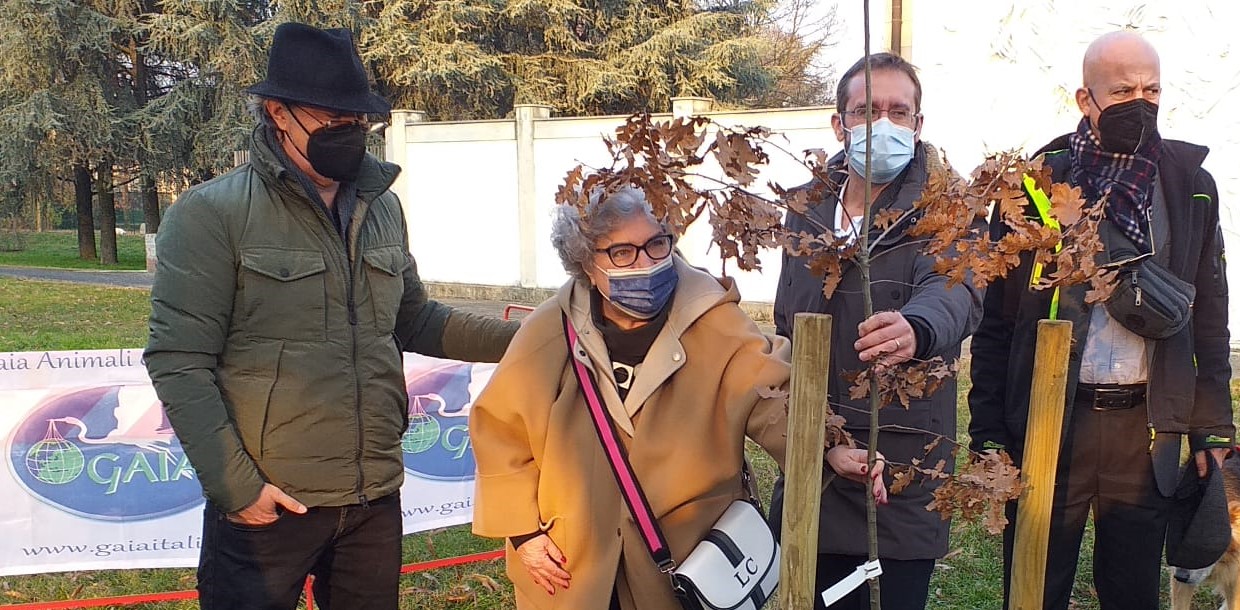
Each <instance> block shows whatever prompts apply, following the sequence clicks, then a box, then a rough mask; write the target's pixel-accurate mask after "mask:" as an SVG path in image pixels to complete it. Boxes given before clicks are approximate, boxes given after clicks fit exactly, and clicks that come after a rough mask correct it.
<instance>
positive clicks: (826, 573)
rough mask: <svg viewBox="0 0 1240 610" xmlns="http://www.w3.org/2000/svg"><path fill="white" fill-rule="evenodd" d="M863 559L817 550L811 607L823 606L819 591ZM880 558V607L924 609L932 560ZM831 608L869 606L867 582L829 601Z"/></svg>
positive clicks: (866, 609)
mask: <svg viewBox="0 0 1240 610" xmlns="http://www.w3.org/2000/svg"><path fill="white" fill-rule="evenodd" d="M880 510H881V509H880ZM866 561H867V559H866V558H865V557H863V556H861V555H832V554H828V553H820V554H819V555H818V575H817V577H816V578H815V581H816V582H815V584H814V586H815V591H814V607H815V608H817V609H818V610H825V608H826V606H823V604H822V592H823V591H826V590H827V587H830V586H831V585H834V584H835V583H837V582H839V581H841V580H843V579H844V578H845V577H846V576H848V575H849V574H852V573H853V571H854V570H856V569H857V566H859V565H861V564H863V563H865V562H866ZM880 561H881V562H882V564H883V574H882V576H879V577H878V584H879V588H880V589H881V592H880V597H882V606H883V610H923V609H924V608H925V607H926V596H927V595H928V594H929V591H930V576H931V575H932V574H933V573H934V560H933V559H912V560H904V561H900V560H895V559H881V558H880ZM831 610H870V583H869V582H865V583H862V584H861V586H860V587H857V588H856V589H854V590H853V592H852V593H849V594H848V595H846V596H844V598H843V599H841V600H839V601H837V602H835V603H834V604H831Z"/></svg>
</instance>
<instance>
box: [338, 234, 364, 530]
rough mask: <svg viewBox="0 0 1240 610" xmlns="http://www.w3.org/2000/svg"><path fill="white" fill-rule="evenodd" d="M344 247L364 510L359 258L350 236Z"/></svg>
mask: <svg viewBox="0 0 1240 610" xmlns="http://www.w3.org/2000/svg"><path fill="white" fill-rule="evenodd" d="M357 212H358V210H354V216H353V220H352V222H351V223H350V226H351V227H352V226H353V225H354V224H356V223H360V222H361V218H359V217H358V214H357ZM350 232H351V231H350ZM344 247H345V258H347V259H348V261H349V286H348V306H349V331H350V332H351V333H352V335H353V336H352V338H353V342H352V347H353V354H352V356H353V360H352V361H351V363H352V367H351V368H352V371H353V420H354V424H355V425H356V426H357V487H356V488H355V489H354V492H355V493H356V494H357V503H358V504H361V505H362V508H369V507H370V501H369V499H368V498H367V497H366V491H365V490H366V472H365V471H364V470H363V469H362V452H363V451H365V447H366V434H365V432H364V428H363V427H362V382H361V379H360V378H359V376H358V372H357V324H358V321H357V300H356V290H355V285H356V278H357V274H356V271H355V270H354V266H355V262H356V259H357V256H356V252H355V251H354V247H353V244H352V243H351V242H350V239H349V236H348V235H345V238H344Z"/></svg>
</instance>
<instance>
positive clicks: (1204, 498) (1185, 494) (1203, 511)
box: [1166, 456, 1231, 570]
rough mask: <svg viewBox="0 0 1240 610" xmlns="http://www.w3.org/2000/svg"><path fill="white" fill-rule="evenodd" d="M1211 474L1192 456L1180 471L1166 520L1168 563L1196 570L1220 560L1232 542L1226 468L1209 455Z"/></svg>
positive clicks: (1207, 457)
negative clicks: (1202, 472)
mask: <svg viewBox="0 0 1240 610" xmlns="http://www.w3.org/2000/svg"><path fill="white" fill-rule="evenodd" d="M1206 462H1207V469H1208V474H1207V475H1206V476H1205V477H1204V478H1201V477H1198V476H1197V464H1196V462H1195V461H1194V460H1191V459H1190V460H1189V461H1188V464H1186V465H1185V466H1184V471H1183V472H1181V473H1180V484H1179V485H1178V486H1177V487H1176V490H1175V495H1174V496H1173V499H1172V502H1173V503H1172V505H1171V514H1170V519H1169V520H1168V523H1167V548H1166V551H1167V565H1169V566H1175V567H1178V568H1188V569H1190V570H1197V569H1201V568H1205V567H1208V566H1210V565H1211V564H1213V563H1214V562H1216V561H1218V559H1219V557H1222V556H1223V552H1224V551H1226V550H1227V547H1228V545H1230V544H1231V518H1230V516H1229V514H1228V510H1227V492H1226V490H1225V489H1224V484H1223V472H1222V470H1220V469H1218V468H1217V467H1215V464H1214V458H1213V457H1210V456H1206Z"/></svg>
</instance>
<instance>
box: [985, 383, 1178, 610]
mask: <svg viewBox="0 0 1240 610" xmlns="http://www.w3.org/2000/svg"><path fill="white" fill-rule="evenodd" d="M1091 407H1092V405H1091V404H1089V403H1082V402H1080V401H1078V402H1077V403H1076V404H1075V405H1073V410H1072V416H1071V423H1070V425H1069V427H1068V438H1067V441H1066V442H1065V444H1064V449H1063V452H1062V453H1061V454H1060V457H1059V468H1058V470H1057V472H1056V475H1055V499H1054V505H1053V508H1052V513H1051V530H1050V544H1049V548H1048V549H1047V560H1046V588H1045V591H1044V601H1043V608H1045V609H1046V610H1065V609H1066V608H1067V607H1068V602H1069V599H1070V598H1071V595H1072V583H1073V581H1074V580H1075V578H1076V564H1077V558H1078V557H1079V555H1080V550H1081V538H1082V536H1083V535H1084V532H1085V521H1086V519H1087V518H1088V517H1089V514H1090V512H1091V511H1092V512H1093V515H1094V564H1093V569H1094V586H1095V589H1096V590H1097V592H1098V602H1099V605H1100V606H1101V608H1102V610H1121V609H1122V610H1158V588H1159V578H1160V570H1161V567H1160V566H1161V563H1162V550H1163V540H1164V538H1165V536H1166V531H1167V517H1168V508H1169V506H1170V504H1171V501H1170V500H1169V499H1168V498H1165V497H1163V496H1162V495H1161V494H1160V493H1159V492H1158V487H1157V484H1156V483H1155V481H1154V469H1153V463H1152V462H1151V461H1150V453H1149V449H1150V436H1149V428H1148V423H1147V422H1148V417H1147V414H1146V407H1145V405H1144V404H1140V405H1136V406H1134V407H1131V408H1128V409H1123V410H1118V411H1095V410H1093V409H1092V408H1091ZM1015 514H1016V513H1015V508H1014V506H1009V511H1008V518H1009V521H1010V523H1009V524H1008V527H1007V529H1006V530H1005V531H1004V533H1003V566H1004V569H1003V590H1004V597H1005V599H1004V605H1003V607H1004V608H1005V609H1006V608H1007V607H1008V606H1007V600H1006V597H1007V592H1008V590H1009V589H1010V584H1011V569H1012V568H1011V566H1012V543H1013V538H1014V534H1015V529H1016V527H1015V522H1016V520H1015Z"/></svg>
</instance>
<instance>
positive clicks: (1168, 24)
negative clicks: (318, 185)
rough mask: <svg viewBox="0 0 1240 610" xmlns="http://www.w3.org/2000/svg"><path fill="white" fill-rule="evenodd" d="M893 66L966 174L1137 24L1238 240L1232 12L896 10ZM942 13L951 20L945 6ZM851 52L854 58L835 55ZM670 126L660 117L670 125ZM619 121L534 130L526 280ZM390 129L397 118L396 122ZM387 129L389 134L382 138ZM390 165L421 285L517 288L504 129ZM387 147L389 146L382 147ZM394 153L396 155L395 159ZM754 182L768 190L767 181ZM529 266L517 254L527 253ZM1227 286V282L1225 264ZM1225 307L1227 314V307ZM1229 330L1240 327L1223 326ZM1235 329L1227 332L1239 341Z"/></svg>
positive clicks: (563, 122) (517, 241)
mask: <svg viewBox="0 0 1240 610" xmlns="http://www.w3.org/2000/svg"><path fill="white" fill-rule="evenodd" d="M903 4H904V11H905V15H904V17H905V26H906V27H905V29H904V41H903V45H904V49H905V53H906V55H907V56H908V57H909V58H910V59H911V60H912V61H913V63H915V64H916V65H917V66H918V67H919V69H920V71H921V79H922V84H923V88H924V99H923V112H924V114H925V117H926V122H925V127H924V131H923V137H924V138H925V139H926V140H927V141H929V142H932V143H934V144H936V145H938V146H940V147H942V148H944V149H945V150H946V153H947V155H948V158H949V160H950V161H951V162H952V164H953V165H955V166H956V167H957V169H959V170H960V171H962V172H968V171H969V170H971V169H972V168H973V167H974V166H975V165H976V164H977V163H979V162H980V161H981V160H982V159H983V158H984V157H985V155H986V154H988V153H991V152H997V151H1001V150H1006V149H1010V148H1025V149H1027V150H1028V151H1030V152H1031V151H1032V150H1034V149H1036V148H1038V147H1040V146H1041V145H1042V144H1044V143H1046V142H1048V141H1050V140H1051V139H1052V138H1054V137H1056V136H1058V135H1060V134H1063V133H1066V132H1068V131H1071V130H1072V129H1073V128H1074V127H1075V126H1076V123H1077V121H1078V120H1079V117H1080V113H1079V111H1078V110H1077V108H1076V106H1075V102H1074V100H1073V92H1074V91H1075V90H1076V88H1077V87H1078V86H1079V85H1080V81H1081V74H1080V71H1081V57H1082V54H1083V53H1084V50H1085V47H1086V46H1087V45H1088V44H1089V42H1090V41H1091V40H1093V39H1094V38H1095V37H1097V36H1098V35H1100V34H1102V33H1105V32H1108V31H1111V30H1114V29H1118V28H1121V27H1126V26H1129V27H1135V28H1137V29H1138V30H1140V31H1141V32H1143V33H1144V34H1145V35H1146V36H1148V38H1149V39H1150V41H1151V42H1153V44H1154V45H1155V46H1156V47H1158V49H1159V52H1160V53H1161V56H1162V77H1163V78H1162V82H1163V86H1164V91H1163V100H1162V106H1161V110H1160V119H1159V124H1160V127H1161V129H1162V132H1163V135H1164V136H1165V137H1168V138H1176V139H1183V140H1189V141H1193V142H1197V143H1200V144H1205V145H1207V146H1209V147H1210V148H1211V151H1212V152H1211V154H1210V156H1209V158H1208V159H1207V160H1206V168H1207V169H1209V170H1210V171H1211V173H1213V174H1214V177H1215V179H1216V180H1217V181H1218V184H1219V191H1220V200H1221V204H1222V216H1223V226H1224V233H1225V236H1226V239H1227V242H1228V244H1229V245H1230V246H1232V247H1237V244H1240V241H1238V240H1237V239H1238V238H1240V212H1237V211H1236V210H1237V205H1236V203H1237V202H1240V171H1238V170H1237V169H1236V167H1237V165H1238V162H1240V92H1238V90H1240V42H1237V38H1236V37H1235V36H1234V34H1233V29H1234V28H1235V26H1236V24H1237V23H1240V2H1234V0H1191V1H1184V0H1147V1H1137V0H1089V1H1081V0H951V2H945V1H943V0H904V2H903ZM948 6H950V10H946V8H947V7H948ZM888 7H889V2H887V1H879V0H875V1H874V2H873V3H872V10H873V11H874V15H873V18H874V19H875V20H876V23H875V24H874V27H873V28H872V31H873V33H874V35H875V41H874V48H875V50H881V49H883V48H886V46H887V43H886V40H885V39H886V37H887V36H888V35H889V34H888V32H889V26H888V25H887V24H886V23H884V20H889V16H887V15H886V11H889V8H888ZM839 17H840V19H841V20H843V21H844V23H845V24H847V25H848V26H849V27H848V30H849V31H850V32H852V34H849V38H848V39H846V40H842V41H841V48H840V49H839V50H837V51H836V52H834V53H833V55H834V56H836V57H838V58H840V59H839V64H840V65H838V66H837V69H836V72H837V74H838V73H840V72H843V71H844V70H845V69H847V67H848V66H849V65H851V63H852V62H853V61H855V60H856V59H857V58H859V57H860V56H861V48H862V47H861V42H860V35H859V32H860V31H861V27H860V22H861V15H860V9H859V8H858V7H857V6H854V5H853V3H842V4H841V8H840V14H839ZM848 48H855V49H856V51H855V52H853V53H847V52H846V49H848ZM830 113H831V109H829V108H828V109H822V108H820V109H801V110H791V111H756V112H740V113H714V114H711V116H712V117H713V118H715V119H716V120H718V121H720V122H722V123H725V124H741V125H751V126H752V125H765V126H768V127H771V128H773V129H775V130H776V131H780V132H783V133H784V134H785V135H786V136H787V138H788V140H789V143H788V148H789V149H790V150H793V151H800V150H802V149H805V148H813V147H821V148H825V149H826V150H827V151H828V153H834V152H836V151H838V150H839V147H840V145H839V144H838V143H837V142H836V141H835V137H834V135H833V134H832V133H831V131H830V122H829V121H830ZM668 116H670V115H668ZM622 120H623V117H592V118H551V119H544V120H536V121H535V122H534V129H533V138H534V141H533V150H534V151H535V154H534V157H535V158H534V159H533V160H532V161H531V162H532V163H533V176H534V188H533V195H532V197H533V198H534V201H533V205H534V206H535V210H534V226H533V228H531V229H527V231H532V233H533V235H527V236H525V237H524V241H525V243H527V244H532V247H533V248H534V249H535V251H534V252H533V258H532V261H533V263H532V266H533V269H532V270H529V271H528V274H527V275H526V277H527V278H528V279H527V281H526V283H527V284H530V285H534V286H540V287H555V286H558V285H559V284H561V283H562V282H563V280H564V279H565V278H566V275H565V274H564V272H563V270H562V269H561V268H560V265H559V261H558V260H557V259H556V257H555V254H554V251H553V250H552V249H551V247H550V244H549V240H548V235H549V219H550V211H551V208H552V206H553V205H554V194H555V191H556V189H557V187H558V186H559V184H560V182H561V181H562V180H563V177H564V174H565V172H567V171H568V170H569V169H570V168H571V167H572V166H573V165H574V164H576V163H577V162H586V163H588V164H591V165H599V164H602V163H604V162H605V161H606V160H607V159H606V154H605V153H606V151H605V149H604V148H603V145H602V141H601V139H600V136H601V135H603V134H609V133H611V132H612V130H613V129H614V128H615V126H616V125H618V124H620V122H621V121H622ZM397 124H400V121H398V122H397ZM396 129H397V128H395V127H394V128H393V129H392V130H389V138H390V139H393V138H392V136H393V135H394V134H392V133H391V132H392V131H393V130H396ZM403 135H404V137H403V142H401V140H402V138H401V137H400V136H399V135H398V136H396V138H394V139H395V140H396V141H397V142H398V145H397V146H396V147H395V148H396V149H397V150H395V151H393V152H394V153H395V155H396V156H392V155H389V156H390V158H391V159H392V160H393V161H395V162H397V163H400V164H402V165H403V166H404V167H405V171H406V175H405V176H404V177H403V178H402V180H401V182H399V183H398V184H397V187H396V188H397V190H398V192H399V194H400V195H401V197H402V199H404V201H405V205H406V209H407V211H408V213H409V219H410V237H411V239H412V248H413V251H414V254H415V256H417V257H418V261H419V266H420V270H421V271H422V274H423V277H424V278H426V279H428V280H433V281H444V282H462V283H478V284H498V285H519V284H521V277H522V274H521V269H520V260H521V255H522V252H521V243H522V236H521V235H519V233H520V231H521V229H520V226H521V225H520V222H519V219H518V218H517V188H516V180H517V179H516V176H517V173H518V171H517V168H516V163H517V158H516V153H515V151H516V140H515V127H514V121H512V120H507V121H485V122H471V123H442V124H427V123H422V124H419V123H412V124H410V125H408V126H407V127H406V128H405V132H404V134H403ZM389 145H390V146H391V142H390V143H389ZM400 149H403V150H404V152H403V155H405V156H404V158H403V159H402V158H399V156H400V155H401V154H402V153H401V152H400ZM772 157H773V158H774V159H775V163H774V165H773V167H772V168H771V169H770V170H769V171H768V172H767V174H766V175H765V176H764V179H765V178H766V177H771V178H774V179H776V180H777V181H778V182H780V183H781V184H784V185H785V186H789V185H793V184H798V183H800V182H803V181H804V180H805V179H806V178H807V176H806V175H805V173H804V172H803V171H799V170H798V169H797V168H796V166H795V164H794V163H792V162H791V161H789V160H787V159H783V158H782V157H780V156H779V155H777V154H773V155H772ZM764 181H765V180H764ZM702 225H703V226H701V227H696V228H695V229H694V230H691V232H690V234H689V235H687V236H686V237H685V239H684V240H683V242H682V249H683V250H684V251H685V252H686V254H687V255H688V256H689V257H690V258H691V259H692V260H693V261H694V262H695V263H697V264H700V265H703V266H706V267H708V268H710V269H711V270H712V271H715V272H719V270H720V265H719V263H718V257H717V253H714V252H710V251H708V248H707V244H708V238H709V227H708V226H706V225H705V223H704V222H703V223H702ZM527 255H528V253H527ZM762 258H763V262H764V263H765V272H764V273H762V274H754V273H738V272H737V271H736V269H735V268H729V270H728V271H729V272H730V273H731V274H733V275H736V276H737V277H738V281H739V284H740V288H741V293H742V296H743V297H744V298H745V299H746V300H752V301H769V300H771V299H772V298H773V297H774V284H775V281H776V277H777V276H778V271H779V258H778V256H777V255H776V254H775V253H768V254H767V255H766V256H763V257H762ZM1229 275H1230V277H1231V284H1232V286H1240V264H1233V265H1232V267H1231V269H1230V271H1229ZM1233 301H1234V302H1233V304H1232V309H1233V311H1234V312H1240V298H1236V299H1233ZM1231 319H1232V320H1233V321H1236V320H1240V316H1237V315H1232V316H1231ZM1235 330H1236V329H1233V335H1240V333H1237V332H1235Z"/></svg>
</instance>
